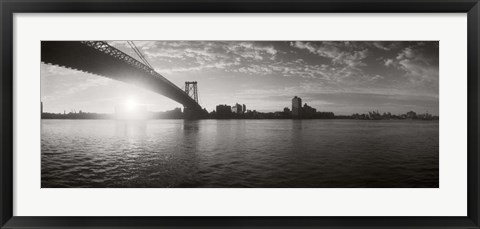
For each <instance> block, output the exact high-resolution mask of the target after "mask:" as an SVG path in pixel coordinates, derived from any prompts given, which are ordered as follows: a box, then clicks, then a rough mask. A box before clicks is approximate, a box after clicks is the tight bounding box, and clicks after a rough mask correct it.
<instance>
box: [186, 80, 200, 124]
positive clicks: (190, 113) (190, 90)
mask: <svg viewBox="0 0 480 229" xmlns="http://www.w3.org/2000/svg"><path fill="white" fill-rule="evenodd" d="M185 93H186V94H187V95H188V96H189V97H190V98H192V99H193V100H195V102H196V103H198V89H197V81H187V82H185ZM183 113H184V118H185V119H199V118H202V117H203V116H204V115H205V114H204V113H202V112H200V113H199V112H198V111H194V110H192V109H189V108H188V107H184V111H183Z"/></svg>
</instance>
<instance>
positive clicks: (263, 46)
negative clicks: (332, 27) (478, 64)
mask: <svg viewBox="0 0 480 229" xmlns="http://www.w3.org/2000/svg"><path fill="white" fill-rule="evenodd" d="M109 44H110V45H112V46H114V47H116V48H118V49H120V50H122V51H123V52H125V53H127V54H129V55H131V56H132V57H135V58H136V55H135V53H134V52H133V50H131V49H130V48H129V47H128V45H127V43H126V42H123V41H112V42H109ZM135 44H136V45H137V46H138V47H139V49H140V50H141V51H142V52H143V54H144V55H145V56H146V58H147V59H148V61H149V62H150V63H151V64H152V66H153V67H154V68H155V70H156V71H157V72H159V73H160V74H162V75H163V76H165V77H166V78H167V79H169V80H170V81H172V82H173V83H174V84H175V85H177V86H179V87H182V85H183V84H184V83H185V81H198V91H199V93H198V94H199V102H200V105H201V106H202V107H205V108H206V109H207V110H208V111H209V112H210V111H212V110H215V107H216V105H218V104H234V103H236V102H238V103H241V104H247V106H248V107H249V108H248V109H251V110H257V111H260V112H273V111H278V110H281V109H283V107H289V105H290V104H291V99H292V98H293V97H294V96H299V97H301V98H302V99H303V100H304V101H309V102H308V104H309V105H310V106H312V107H315V108H317V110H319V111H331V112H334V113H335V114H340V115H348V114H353V113H365V112H367V111H370V110H380V111H385V112H391V113H406V112H407V111H410V110H415V111H417V112H420V113H424V112H426V111H428V112H429V113H431V114H434V115H438V104H439V101H438V87H439V85H438V82H439V73H438V58H439V57H438V42H433V41H415V42H378V41H375V42H360V41H354V42H352V41H337V42H331V41H327V42H315V41H273V42H268V41H261V42H258V41H136V42H135ZM41 91H42V94H41V100H42V101H43V102H44V110H45V112H53V113H57V112H58V113H61V112H63V111H64V110H67V111H68V109H74V108H75V109H78V110H84V111H88V112H97V113H112V112H113V111H114V107H115V106H116V105H118V104H123V103H125V101H130V100H132V99H134V100H136V101H137V103H139V104H142V105H145V106H147V107H148V109H149V110H150V111H166V110H172V109H174V108H176V107H181V105H180V104H178V103H176V102H174V101H172V100H170V99H168V98H166V97H164V96H162V95H158V94H155V93H153V92H150V91H147V90H145V89H141V88H137V87H135V86H131V85H128V84H126V83H123V82H119V81H115V80H112V79H108V78H105V77H101V76H97V75H91V74H87V73H83V72H79V71H74V70H70V69H66V68H61V67H56V66H50V65H46V64H41Z"/></svg>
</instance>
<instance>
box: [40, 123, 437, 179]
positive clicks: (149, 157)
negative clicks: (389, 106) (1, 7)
mask: <svg viewBox="0 0 480 229" xmlns="http://www.w3.org/2000/svg"><path fill="white" fill-rule="evenodd" d="M438 131H439V128H438V121H356V120H199V121H184V120H146V121H145V120H144V121H116V120H42V141H41V142H42V159H41V160H42V187H43V188H47V187H305V188H306V187H318V188H335V187H438V174H439V171H438V147H439V146H438V145H439V142H438V141H439V132H438Z"/></svg>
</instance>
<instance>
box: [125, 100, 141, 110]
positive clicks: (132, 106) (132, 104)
mask: <svg viewBox="0 0 480 229" xmlns="http://www.w3.org/2000/svg"><path fill="white" fill-rule="evenodd" d="M137 105H138V104H137V102H136V101H135V99H133V98H128V99H127V101H125V109H126V110H127V111H129V112H134V111H135V110H136V108H137Z"/></svg>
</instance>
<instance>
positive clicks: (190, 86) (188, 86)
mask: <svg viewBox="0 0 480 229" xmlns="http://www.w3.org/2000/svg"><path fill="white" fill-rule="evenodd" d="M185 93H187V95H188V96H190V97H191V98H192V99H193V100H195V102H197V103H198V90H197V81H187V82H185Z"/></svg>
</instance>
